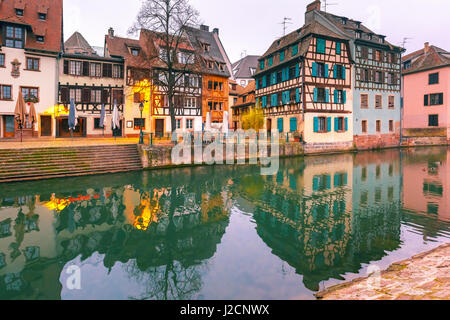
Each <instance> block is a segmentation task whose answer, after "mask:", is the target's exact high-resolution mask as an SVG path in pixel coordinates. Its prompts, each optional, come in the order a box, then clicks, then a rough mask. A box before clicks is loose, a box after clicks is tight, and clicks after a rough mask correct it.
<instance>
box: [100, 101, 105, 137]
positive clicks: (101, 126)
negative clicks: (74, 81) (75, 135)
mask: <svg viewBox="0 0 450 320" xmlns="http://www.w3.org/2000/svg"><path fill="white" fill-rule="evenodd" d="M105 114H106V110H105V104H102V110H101V111H100V123H99V125H100V128H102V129H103V136H104V135H105Z"/></svg>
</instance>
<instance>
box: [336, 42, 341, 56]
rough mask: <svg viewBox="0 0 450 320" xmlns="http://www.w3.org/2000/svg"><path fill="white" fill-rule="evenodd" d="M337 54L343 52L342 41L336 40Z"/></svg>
mask: <svg viewBox="0 0 450 320" xmlns="http://www.w3.org/2000/svg"><path fill="white" fill-rule="evenodd" d="M336 54H341V43H340V42H336Z"/></svg>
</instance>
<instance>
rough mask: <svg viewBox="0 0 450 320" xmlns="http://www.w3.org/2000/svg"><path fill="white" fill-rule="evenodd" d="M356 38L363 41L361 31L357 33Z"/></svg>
mask: <svg viewBox="0 0 450 320" xmlns="http://www.w3.org/2000/svg"><path fill="white" fill-rule="evenodd" d="M355 37H356V38H357V39H361V31H355Z"/></svg>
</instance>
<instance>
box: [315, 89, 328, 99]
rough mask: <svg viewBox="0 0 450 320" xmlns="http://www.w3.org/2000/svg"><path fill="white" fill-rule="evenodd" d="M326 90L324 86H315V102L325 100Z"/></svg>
mask: <svg viewBox="0 0 450 320" xmlns="http://www.w3.org/2000/svg"><path fill="white" fill-rule="evenodd" d="M325 93H326V91H325V89H324V88H317V101H316V102H326V94H325Z"/></svg>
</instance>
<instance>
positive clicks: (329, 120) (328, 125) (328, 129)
mask: <svg viewBox="0 0 450 320" xmlns="http://www.w3.org/2000/svg"><path fill="white" fill-rule="evenodd" d="M327 132H331V117H328V118H327Z"/></svg>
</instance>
